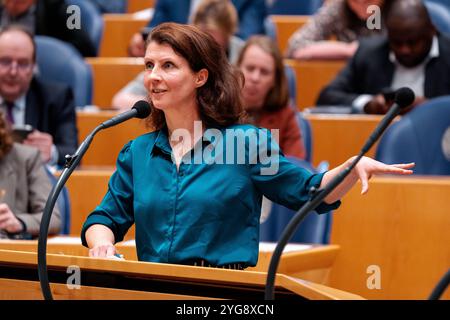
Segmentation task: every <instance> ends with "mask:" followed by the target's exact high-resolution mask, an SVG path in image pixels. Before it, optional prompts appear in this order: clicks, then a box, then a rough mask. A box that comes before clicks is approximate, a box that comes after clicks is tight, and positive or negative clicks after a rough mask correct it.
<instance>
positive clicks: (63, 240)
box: [47, 237, 81, 245]
mask: <svg viewBox="0 0 450 320" xmlns="http://www.w3.org/2000/svg"><path fill="white" fill-rule="evenodd" d="M47 243H57V244H79V245H81V239H80V237H52V238H49V239H48V240H47Z"/></svg>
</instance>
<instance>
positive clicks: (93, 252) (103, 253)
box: [89, 244, 116, 258]
mask: <svg viewBox="0 0 450 320" xmlns="http://www.w3.org/2000/svg"><path fill="white" fill-rule="evenodd" d="M115 253H116V248H115V247H114V245H112V244H107V245H99V246H96V247H94V248H92V249H90V250H89V256H90V257H93V258H106V257H108V256H113V255H114V254H115Z"/></svg>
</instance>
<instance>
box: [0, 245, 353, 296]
mask: <svg viewBox="0 0 450 320" xmlns="http://www.w3.org/2000/svg"><path fill="white" fill-rule="evenodd" d="M36 259H37V256H36V253H34V252H24V251H10V250H0V267H4V266H6V265H7V266H8V268H10V270H13V269H14V268H15V267H18V266H20V268H21V269H22V270H24V269H25V270H26V269H29V271H28V272H33V273H35V268H36ZM47 265H48V268H49V269H51V270H53V272H55V273H56V272H59V273H65V271H66V270H67V267H68V266H77V267H79V268H80V270H81V272H82V273H83V274H84V278H82V279H85V278H89V275H90V274H92V275H95V274H96V273H98V272H100V273H101V274H102V277H104V278H108V275H115V276H114V278H116V279H117V277H119V276H122V277H126V278H127V279H128V281H127V282H129V281H132V280H133V279H140V280H139V282H141V283H142V282H144V281H146V283H150V284H151V283H152V281H153V282H154V281H159V282H160V285H159V287H158V288H161V289H162V288H163V287H164V286H165V285H166V284H167V283H178V284H179V286H184V287H187V286H191V285H197V286H199V288H200V289H203V290H202V291H201V292H195V297H194V298H197V299H204V298H208V299H209V298H211V297H212V298H220V288H221V287H223V288H224V289H225V288H227V289H230V288H232V290H233V292H234V293H228V295H231V294H234V295H236V294H237V295H239V294H241V295H242V294H245V292H246V291H248V290H249V288H252V289H250V290H252V291H256V290H259V291H260V292H261V294H262V291H263V289H264V285H265V281H266V274H265V273H264V272H256V271H247V270H246V271H238V270H226V269H219V268H202V267H193V266H182V265H172V264H163V263H148V262H137V261H119V260H110V259H94V258H88V257H79V256H69V255H54V254H48V255H47ZM23 273H26V271H22V274H23ZM86 274H88V277H86ZM92 275H90V276H91V277H92ZM67 277H68V276H67ZM23 280H25V281H30V280H29V279H21V278H20V275H16V274H15V273H14V272H13V273H9V274H8V275H7V276H5V277H4V278H3V279H0V283H1V284H2V288H4V290H3V293H2V295H1V297H2V298H6V299H20V298H27V297H28V298H29V297H32V298H37V293H36V285H35V284H33V283H30V282H23ZM36 280H37V279H36ZM111 280H112V278H111ZM82 281H83V280H82ZM33 282H35V283H36V281H33ZM86 282H88V280H85V281H84V283H83V282H82V283H81V284H82V286H81V288H80V289H79V290H68V291H70V292H68V291H66V290H67V289H66V288H64V286H65V284H63V283H61V284H60V286H56V287H55V286H53V287H52V292H53V293H54V294H55V297H58V298H62V299H73V298H75V297H74V295H76V298H78V299H99V298H103V299H120V298H131V297H132V293H133V292H134V290H132V288H130V289H127V288H121V290H118V291H123V290H126V291H128V292H120V294H118V292H117V290H115V289H111V288H105V287H104V286H105V285H108V281H107V280H104V281H103V282H102V280H101V279H99V281H98V282H97V283H98V284H97V285H96V287H98V288H100V289H103V290H100V291H101V292H100V294H101V295H100V297H98V296H96V293H99V291H98V290H96V288H91V287H90V284H89V283H86ZM22 285H24V288H25V290H24V291H25V293H24V295H25V297H23V296H22V295H21V290H19V288H20V286H22ZM275 285H276V287H277V290H284V292H285V293H286V294H288V293H289V292H294V293H295V294H298V295H300V296H302V297H304V298H307V299H327V300H328V299H361V297H360V296H357V295H353V294H350V293H347V292H341V291H339V290H337V289H334V288H327V287H326V286H323V285H316V284H314V283H310V282H308V281H304V280H302V281H300V280H299V279H296V278H293V277H290V276H286V275H284V274H280V273H278V274H277V277H276V279H275ZM86 286H87V287H86ZM63 288H64V289H63ZM153 288H154V287H153ZM61 289H63V290H61ZM211 290H215V295H213V296H210V291H211ZM286 290H288V291H286ZM144 291H146V290H144ZM157 291H159V290H157ZM241 291H242V292H243V293H240V292H241ZM213 292H214V291H213ZM156 293H158V292H156ZM166 293H167V292H166ZM168 293H169V294H171V293H170V292H168ZM175 294H176V296H174V297H170V296H168V297H167V298H169V299H170V298H176V299H178V298H187V299H188V298H193V297H192V296H191V295H192V294H191V295H186V294H183V293H179V292H178V293H175ZM217 295H219V296H217ZM138 297H139V298H153V297H151V296H138ZM159 298H161V297H159Z"/></svg>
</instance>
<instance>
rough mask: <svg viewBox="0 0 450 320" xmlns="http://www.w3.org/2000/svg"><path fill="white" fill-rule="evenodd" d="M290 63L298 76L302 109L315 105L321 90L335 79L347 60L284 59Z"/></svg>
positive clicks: (286, 62) (300, 107)
mask: <svg viewBox="0 0 450 320" xmlns="http://www.w3.org/2000/svg"><path fill="white" fill-rule="evenodd" d="M284 61H285V64H287V65H290V66H291V67H292V68H293V69H294V71H295V74H296V78H297V107H298V108H299V109H300V110H303V109H305V108H309V107H314V106H315V105H316V101H317V98H318V97H319V93H320V91H321V90H322V89H323V88H324V87H325V86H326V85H327V84H328V83H329V82H330V81H331V80H333V79H334V78H335V77H336V75H337V74H338V73H339V71H340V70H341V69H342V68H343V67H344V65H345V63H346V61H342V60H337V61H333V60H330V61H321V60H317V61H297V60H292V59H286V60H284Z"/></svg>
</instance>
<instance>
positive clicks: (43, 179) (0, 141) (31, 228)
mask: <svg viewBox="0 0 450 320" xmlns="http://www.w3.org/2000/svg"><path fill="white" fill-rule="evenodd" d="M4 116H5V115H4V114H3V113H1V112H0V238H14V237H16V238H20V235H21V236H22V237H26V235H25V234H30V235H31V236H37V235H38V234H39V227H40V223H41V218H42V213H43V211H44V207H45V203H46V201H47V197H48V195H49V193H50V190H51V188H52V186H51V183H50V179H49V177H48V176H47V173H46V172H45V169H44V166H43V164H42V160H41V157H40V155H39V150H37V149H35V148H31V147H28V146H24V145H21V144H17V143H13V141H12V139H11V134H10V132H9V129H8V125H7V123H6V121H5V119H4ZM60 229H61V217H60V213H59V210H58V209H57V208H56V207H55V209H54V211H53V214H52V218H51V220H50V225H49V233H50V234H57V233H59V231H60Z"/></svg>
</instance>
